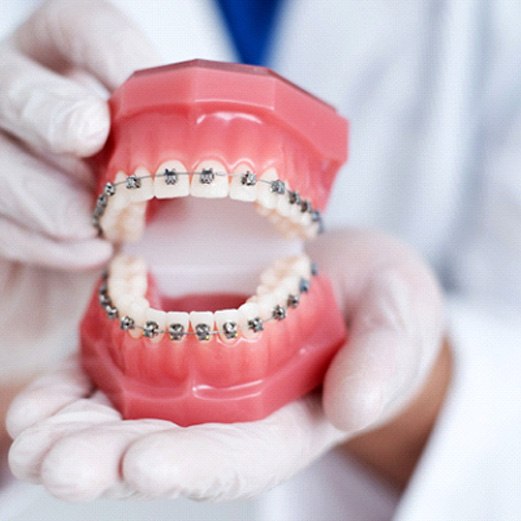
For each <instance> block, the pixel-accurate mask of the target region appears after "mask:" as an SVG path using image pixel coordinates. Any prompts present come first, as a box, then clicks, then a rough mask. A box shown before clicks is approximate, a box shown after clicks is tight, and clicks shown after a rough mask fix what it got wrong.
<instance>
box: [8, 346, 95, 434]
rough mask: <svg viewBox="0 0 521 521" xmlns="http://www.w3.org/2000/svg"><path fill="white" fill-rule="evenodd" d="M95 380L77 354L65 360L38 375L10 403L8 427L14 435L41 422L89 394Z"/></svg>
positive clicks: (9, 431)
mask: <svg viewBox="0 0 521 521" xmlns="http://www.w3.org/2000/svg"><path fill="white" fill-rule="evenodd" d="M91 392H92V383H91V382H90V380H89V379H88V377H87V376H86V375H85V373H84V372H83V370H82V368H81V367H80V365H79V363H78V357H77V356H76V355H75V356H72V357H70V358H68V359H67V360H65V361H64V362H63V363H62V364H61V365H60V367H58V368H57V369H56V370H54V371H52V372H49V373H47V374H45V375H43V376H41V377H40V378H37V379H36V380H35V381H34V382H32V383H31V384H30V385H29V386H27V387H26V388H25V389H24V390H23V391H22V392H21V393H20V394H18V395H17V396H16V398H15V399H14V400H13V402H12V403H11V406H10V407H9V411H8V412H7V418H6V427H7V432H8V433H9V435H10V436H11V438H13V439H14V438H16V437H17V436H18V435H19V434H20V433H21V432H22V431H25V430H26V429H27V428H29V427H31V426H32V425H34V424H36V423H38V422H41V421H43V420H45V419H47V418H49V417H50V416H52V415H53V414H55V413H56V412H57V411H59V410H60V409H63V407H65V406H66V405H69V404H71V403H73V402H76V401H77V400H78V399H80V398H86V397H87V396H89V395H90V394H91Z"/></svg>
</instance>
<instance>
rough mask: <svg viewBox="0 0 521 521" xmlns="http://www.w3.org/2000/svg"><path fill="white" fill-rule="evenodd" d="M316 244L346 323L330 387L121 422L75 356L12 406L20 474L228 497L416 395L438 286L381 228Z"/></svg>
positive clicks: (437, 311) (47, 482)
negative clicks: (276, 403)
mask: <svg viewBox="0 0 521 521" xmlns="http://www.w3.org/2000/svg"><path fill="white" fill-rule="evenodd" d="M311 249H312V258H314V259H316V260H317V262H318V265H319V266H320V267H321V269H322V270H323V272H324V273H328V274H329V275H330V276H331V278H332V281H333V284H334V287H335V289H336V292H337V296H338V300H339V302H340V303H341V306H342V310H343V312H344V314H345V317H346V320H347V322H348V324H349V327H350V339H349V341H348V343H347V344H346V345H345V346H344V347H343V348H342V349H341V350H340V351H339V353H338V354H337V356H336V358H335V359H334V361H333V363H332V365H331V367H330V369H329V371H328V374H327V376H326V381H325V385H324V391H323V396H320V395H319V394H318V393H315V394H311V395H309V396H307V397H305V398H304V399H301V400H299V401H297V402H294V403H291V404H289V405H287V406H285V407H283V408H282V409H280V410H279V411H277V412H275V413H274V414H272V415H271V416H270V417H268V418H266V419H264V420H261V421H257V422H250V423H238V424H204V425H197V426H193V427H188V428H181V427H178V426H176V425H174V424H172V423H169V422H165V421H159V420H142V421H139V420H137V421H122V420H121V418H120V415H119V413H118V412H117V411H115V410H114V408H113V407H112V406H111V405H110V404H109V403H108V402H107V401H106V398H105V397H104V396H103V395H102V394H101V393H100V392H95V391H94V390H93V389H92V387H91V384H90V383H89V381H88V380H87V378H86V377H85V376H84V375H83V374H82V373H81V371H80V369H79V367H78V363H77V361H76V360H71V361H69V362H68V363H67V364H65V365H64V366H63V368H62V369H60V370H59V371H58V372H56V373H54V374H50V375H48V376H46V377H45V378H43V379H41V380H39V381H37V382H35V383H34V384H33V385H32V386H30V387H29V388H28V389H27V390H26V391H25V392H23V393H22V394H21V395H19V396H18V398H17V399H15V401H14V403H13V405H12V407H11V410H10V412H9V415H8V429H9V432H10V433H11V435H12V436H13V437H14V438H16V439H15V442H14V444H13V446H12V448H11V452H10V455H9V462H10V465H11V469H12V471H13V472H14V474H15V475H16V476H17V477H19V478H20V479H25V480H30V481H33V482H35V483H43V485H44V486H45V487H46V488H47V490H49V492H51V493H52V494H54V495H56V496H57V497H59V498H62V499H67V500H88V499H94V498H96V497H99V496H108V497H127V496H129V495H136V496H140V497H175V496H178V495H183V496H186V497H190V498H195V499H233V498H239V497H245V496H251V495H254V494H257V493H260V492H262V491H263V490H266V489H268V488H270V487H272V486H274V485H276V484H277V483H279V482H281V481H283V480H285V479H287V478H289V477H290V476H291V475H293V474H294V473H296V472H297V471H299V470H300V469H302V468H303V467H305V466H306V465H308V464H309V463H310V462H311V461H312V460H313V459H314V458H316V457H318V456H319V455H320V454H322V453H323V452H325V451H326V450H328V449H329V448H330V447H331V446H333V445H334V444H336V443H339V442H341V441H343V440H345V439H347V438H349V437H350V436H351V435H352V434H353V433H355V432H356V431H359V430H360V429H364V428H365V429H370V428H373V427H376V426H377V425H380V424H382V423H383V422H385V421H386V420H388V419H390V418H391V417H392V416H393V415H394V414H396V413H397V412H398V411H400V410H401V409H403V407H404V406H405V405H406V404H407V403H408V402H409V401H410V400H411V399H412V398H413V397H414V396H415V394H416V392H417V391H418V390H419V388H420V386H421V384H422V382H423V381H424V380H425V378H426V376H427V374H428V373H429V368H430V367H431V365H432V363H433V361H434V359H435V357H436V354H437V352H438V350H439V348H440V344H441V336H442V327H443V326H442V311H441V298H440V292H439V289H438V286H437V284H436V282H435V280H434V278H433V276H432V274H431V273H430V271H429V270H428V269H427V267H426V266H425V264H424V263H423V262H422V261H421V260H420V259H419V258H418V257H417V256H416V255H415V254H414V253H413V252H411V250H410V249H408V248H407V247H405V246H403V245H401V244H399V243H398V242H397V241H395V240H393V239H390V238H388V237H386V236H384V235H381V234H378V233H375V232H369V231H342V232H336V233H333V234H328V235H325V236H323V237H321V238H320V239H318V240H317V241H316V242H315V243H314V244H313V245H312V248H311ZM322 404H323V405H322ZM326 414H327V416H326ZM335 426H336V427H335Z"/></svg>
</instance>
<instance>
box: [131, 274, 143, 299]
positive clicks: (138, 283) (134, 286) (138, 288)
mask: <svg viewBox="0 0 521 521" xmlns="http://www.w3.org/2000/svg"><path fill="white" fill-rule="evenodd" d="M147 286H148V284H147V279H146V277H142V276H140V275H133V276H132V277H130V278H129V279H127V283H126V288H127V292H128V293H129V294H130V295H135V296H136V297H142V296H144V295H145V293H146V291H147Z"/></svg>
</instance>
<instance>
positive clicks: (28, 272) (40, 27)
mask: <svg viewBox="0 0 521 521" xmlns="http://www.w3.org/2000/svg"><path fill="white" fill-rule="evenodd" d="M156 62H157V56H156V54H155V52H154V50H153V49H152V47H151V45H150V43H149V42H148V41H147V40H146V39H145V37H144V36H143V35H142V34H141V33H140V32H139V31H138V30H137V29H136V28H135V27H133V26H132V24H131V23H130V22H129V20H128V19H127V18H126V17H125V16H123V15H122V14H121V13H120V12H119V11H117V10H116V9H115V8H114V7H113V6H112V5H111V4H109V3H107V2H104V1H100V0H88V1H79V0H78V1H74V2H71V1H68V0H63V1H52V2H46V3H44V4H43V5H42V6H41V7H40V8H39V9H38V10H37V11H35V13H34V14H33V15H32V16H31V18H30V19H28V20H27V21H26V22H25V23H24V24H23V25H22V26H20V27H19V28H18V29H17V30H16V31H15V32H14V33H13V34H12V35H11V36H10V37H9V38H8V39H7V40H6V41H4V42H2V43H0V93H1V95H0V157H1V158H2V168H1V169H0V187H1V189H0V291H1V295H2V298H1V299H0V337H1V338H2V345H1V346H0V367H1V368H2V371H1V372H0V387H1V385H2V384H5V383H6V382H7V381H9V380H11V381H13V380H15V381H16V380H20V379H23V378H27V376H28V375H29V374H30V373H31V372H33V371H35V370H38V369H40V368H41V366H42V365H43V363H44V361H45V363H46V361H47V360H51V359H52V355H51V354H50V353H51V352H53V351H55V350H56V346H57V345H59V343H60V340H61V342H62V343H63V336H64V335H66V334H69V335H70V332H71V330H73V329H74V324H75V323H76V321H77V320H78V318H79V316H80V314H81V312H82V308H83V307H84V306H85V303H86V299H87V297H88V293H87V292H90V291H91V289H92V280H93V279H92V276H91V277H90V279H89V281H87V280H85V279H86V275H80V274H77V273H73V272H77V271H78V270H87V269H91V268H95V267H98V266H100V265H101V264H103V263H104V262H105V261H106V260H107V259H108V258H109V256H110V255H111V252H112V247H111V245H110V244H109V243H107V242H106V241H104V240H101V239H98V238H97V237H96V233H95V230H94V228H93V227H92V226H91V223H90V221H91V218H90V214H91V211H92V193H93V182H94V179H93V177H92V173H91V172H90V170H89V168H88V166H87V164H86V162H85V161H84V160H83V159H82V158H84V157H86V156H89V155H91V154H93V153H95V152H97V151H98V150H99V149H101V147H102V146H103V144H104V142H105V139H106V137H107V133H108V129H109V112H108V108H107V103H106V100H105V99H104V97H106V93H107V91H108V90H110V89H112V88H114V87H115V86H117V85H118V84H119V83H121V82H122V81H123V80H125V79H126V77H127V76H129V75H130V74H131V72H132V71H134V70H135V69H137V68H141V67H144V66H150V65H153V64H155V63H156ZM58 270H62V272H61V273H59V272H58ZM63 270H69V271H70V272H71V273H67V274H65V273H63ZM87 278H88V277H87ZM36 303H38V308H36V307H35V306H36ZM1 394H2V393H1V389H0V395H1ZM0 409H1V407H0ZM0 431H1V429H0Z"/></svg>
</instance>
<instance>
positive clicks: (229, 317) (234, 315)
mask: <svg viewBox="0 0 521 521" xmlns="http://www.w3.org/2000/svg"><path fill="white" fill-rule="evenodd" d="M226 323H230V324H235V337H232V338H228V337H227V336H226V334H225V333H224V331H223V328H224V325H225V324H226ZM215 324H216V327H217V330H218V331H219V337H220V338H221V340H222V341H223V342H228V343H230V342H234V341H235V340H236V337H237V335H238V332H239V329H238V327H239V312H238V311H237V310H236V309H222V310H219V311H216V312H215ZM230 334H231V333H230Z"/></svg>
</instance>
